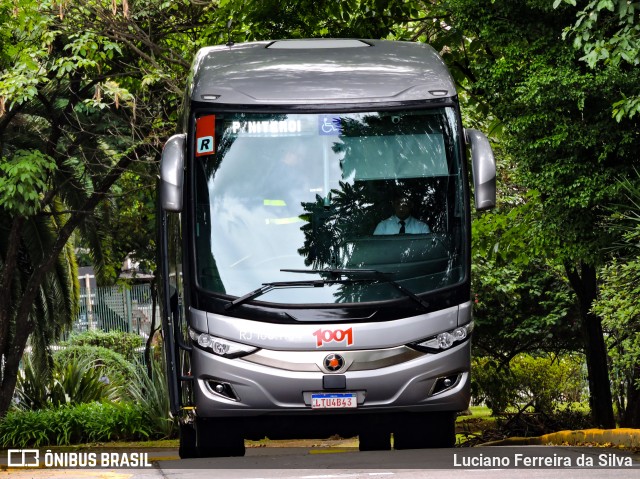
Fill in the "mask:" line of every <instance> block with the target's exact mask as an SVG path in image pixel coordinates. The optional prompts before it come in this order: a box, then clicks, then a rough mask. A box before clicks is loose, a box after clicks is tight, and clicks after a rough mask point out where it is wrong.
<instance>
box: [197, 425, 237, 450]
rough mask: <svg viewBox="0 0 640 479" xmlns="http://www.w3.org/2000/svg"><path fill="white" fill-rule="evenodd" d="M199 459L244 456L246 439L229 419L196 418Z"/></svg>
mask: <svg viewBox="0 0 640 479" xmlns="http://www.w3.org/2000/svg"><path fill="white" fill-rule="evenodd" d="M196 448H197V451H198V457H231V456H244V453H245V447H244V437H243V436H242V432H241V431H240V430H239V429H238V428H237V425H235V424H234V422H233V421H232V420H229V419H227V418H215V419H203V418H196Z"/></svg>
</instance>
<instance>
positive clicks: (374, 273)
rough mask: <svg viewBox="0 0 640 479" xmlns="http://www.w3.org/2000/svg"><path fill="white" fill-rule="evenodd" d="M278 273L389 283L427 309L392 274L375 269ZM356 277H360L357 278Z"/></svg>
mask: <svg viewBox="0 0 640 479" xmlns="http://www.w3.org/2000/svg"><path fill="white" fill-rule="evenodd" d="M280 271H283V272H286V273H303V274H319V275H321V276H322V275H323V274H326V275H329V276H330V278H331V280H332V281H334V282H336V281H341V279H340V278H342V276H347V277H350V278H354V279H352V280H351V282H355V283H359V282H366V281H374V282H376V283H389V284H390V285H392V286H393V287H395V288H396V289H397V290H398V291H400V292H401V293H402V294H404V295H405V296H407V297H408V298H411V299H412V300H414V301H415V302H416V303H418V304H419V305H420V306H422V307H423V308H424V309H425V310H427V309H429V303H428V302H426V301H425V300H424V299H422V298H421V297H419V296H418V295H417V294H415V293H414V292H413V291H410V290H408V289H407V288H405V287H404V286H402V285H401V284H400V283H398V282H397V281H394V280H393V279H391V277H390V276H391V275H392V274H393V273H384V272H382V271H378V270H377V269H347V268H327V269H281V270H280ZM358 276H360V277H359V278H358ZM331 280H328V281H331Z"/></svg>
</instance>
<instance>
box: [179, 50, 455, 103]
mask: <svg viewBox="0 0 640 479" xmlns="http://www.w3.org/2000/svg"><path fill="white" fill-rule="evenodd" d="M187 91H188V94H189V96H190V98H191V100H195V101H204V102H212V103H219V104H227V105H301V104H302V105H304V104H341V103H344V104H347V103H348V104H358V103H376V102H405V101H416V100H429V99H436V98H447V97H454V96H455V95H456V90H455V85H454V82H453V79H452V78H451V75H450V73H449V71H448V70H447V67H446V66H445V64H444V62H443V61H442V59H441V58H440V56H439V55H438V54H437V53H436V51H435V50H434V49H433V48H432V47H431V46H429V45H426V44H422V43H410V42H399V41H385V40H354V39H351V40H349V39H345V40H336V39H308V40H277V41H265V42H251V43H238V44H234V45H231V46H226V45H225V46H213V47H206V48H202V49H201V50H200V51H199V52H198V54H197V55H196V57H195V59H194V62H193V66H192V72H191V76H190V80H189V84H188V85H187Z"/></svg>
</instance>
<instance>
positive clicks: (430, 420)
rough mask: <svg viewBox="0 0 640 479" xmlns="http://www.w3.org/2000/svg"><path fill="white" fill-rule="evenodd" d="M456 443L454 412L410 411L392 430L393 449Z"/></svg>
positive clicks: (440, 446) (448, 445) (428, 447)
mask: <svg viewBox="0 0 640 479" xmlns="http://www.w3.org/2000/svg"><path fill="white" fill-rule="evenodd" d="M455 443H456V413H455V412H438V413H412V414H408V415H406V416H404V417H402V419H401V420H400V421H398V425H397V427H396V428H395V429H394V432H393V447H394V449H431V448H444V447H453V446H454V445H455Z"/></svg>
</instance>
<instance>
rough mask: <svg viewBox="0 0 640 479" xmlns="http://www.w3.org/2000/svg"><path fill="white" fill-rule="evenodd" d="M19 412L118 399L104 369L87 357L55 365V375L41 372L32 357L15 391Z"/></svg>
mask: <svg viewBox="0 0 640 479" xmlns="http://www.w3.org/2000/svg"><path fill="white" fill-rule="evenodd" d="M15 394H16V397H17V401H16V405H17V407H18V408H19V409H42V408H46V407H51V406H54V407H55V406H60V405H62V404H79V403H87V402H93V401H100V400H110V399H115V398H116V396H117V390H116V388H115V387H114V386H113V385H111V384H108V383H107V382H105V381H104V379H103V371H102V368H100V367H96V364H95V363H94V362H93V361H91V360H88V359H86V358H81V359H75V360H72V361H69V362H67V363H65V364H55V363H54V368H53V371H52V372H51V374H46V373H44V372H43V371H39V370H38V369H37V368H35V367H34V365H33V364H32V362H31V359H30V357H29V356H25V357H24V368H23V370H22V371H21V372H20V373H19V376H18V381H17V384H16V391H15Z"/></svg>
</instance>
